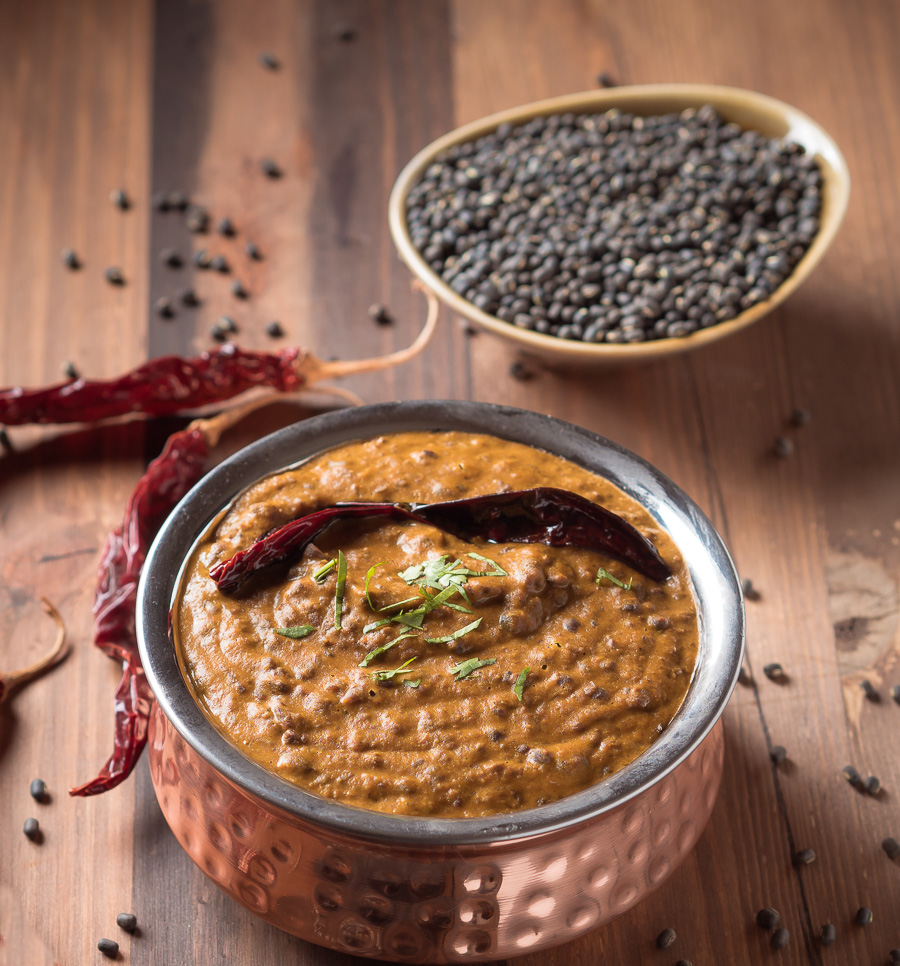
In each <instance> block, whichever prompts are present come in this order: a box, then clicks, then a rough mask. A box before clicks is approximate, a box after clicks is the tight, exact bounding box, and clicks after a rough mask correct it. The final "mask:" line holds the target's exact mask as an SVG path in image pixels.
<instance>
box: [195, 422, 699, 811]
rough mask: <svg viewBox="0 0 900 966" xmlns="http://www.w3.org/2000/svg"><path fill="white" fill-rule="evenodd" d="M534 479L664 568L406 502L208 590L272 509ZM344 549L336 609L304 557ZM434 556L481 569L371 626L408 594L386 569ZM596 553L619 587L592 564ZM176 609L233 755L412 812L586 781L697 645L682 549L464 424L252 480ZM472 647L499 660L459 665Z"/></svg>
mask: <svg viewBox="0 0 900 966" xmlns="http://www.w3.org/2000/svg"><path fill="white" fill-rule="evenodd" d="M542 485H543V486H546V485H552V486H556V487H562V488H564V489H568V490H574V491H575V492H577V493H580V494H582V495H583V496H585V497H587V498H588V499H591V500H594V501H596V502H598V503H601V504H603V505H604V506H606V507H608V508H609V509H611V510H614V511H615V512H616V513H618V514H620V515H621V516H622V517H624V518H625V519H626V520H628V521H629V522H630V523H632V524H633V525H634V526H636V527H637V528H638V529H639V530H641V532H642V533H644V534H645V535H646V536H648V537H649V538H650V539H651V540H652V541H653V542H654V543H655V545H656V547H657V549H658V550H659V551H660V553H661V554H662V556H663V558H664V559H665V560H666V562H667V563H669V565H670V566H671V567H672V570H673V573H674V576H672V577H671V578H670V579H669V580H667V581H666V582H665V583H664V584H656V583H654V582H653V581H651V580H649V579H647V578H645V577H642V576H641V575H640V574H637V573H635V572H633V571H631V570H630V569H629V568H628V567H627V566H625V565H624V564H621V563H619V562H617V561H615V560H613V559H612V558H609V557H607V556H605V555H604V554H602V553H597V552H593V551H587V550H580V549H576V548H569V547H562V548H553V547H547V546H544V545H543V544H487V543H479V544H477V545H475V544H469V543H465V542H463V541H461V540H458V539H456V538H455V537H452V536H449V535H448V534H445V533H443V532H441V531H438V530H436V529H434V528H432V527H429V526H426V525H424V524H420V523H417V522H412V521H410V522H393V521H391V522H388V523H378V524H377V525H376V523H375V522H374V521H368V522H365V523H363V524H359V523H354V524H353V525H352V526H351V525H350V524H347V523H345V524H340V525H337V526H333V527H332V528H331V529H330V530H328V531H326V533H324V534H323V535H321V536H320V537H319V538H317V540H316V541H315V543H314V544H311V545H310V546H308V547H307V549H306V550H305V551H304V553H303V554H302V556H300V557H299V559H296V560H295V561H293V562H292V563H291V564H290V565H289V566H288V565H286V566H285V567H283V568H282V569H281V570H277V568H276V570H275V571H274V572H272V573H270V574H268V575H265V577H264V578H257V579H256V582H255V583H254V584H253V586H252V587H251V588H249V589H248V591H247V592H245V593H243V594H242V595H241V596H234V597H229V596H225V595H223V594H221V593H220V592H219V591H218V590H217V588H216V586H215V584H214V583H213V581H212V580H211V579H210V578H209V575H208V568H210V567H212V566H213V565H214V564H216V563H218V562H219V561H221V560H225V559H227V558H229V557H230V556H231V555H232V554H234V553H235V552H236V551H237V550H239V549H243V548H245V547H247V546H249V545H250V544H251V543H252V542H253V541H254V540H255V539H257V538H258V537H260V536H262V535H263V534H265V533H266V532H267V531H269V530H270V529H272V528H273V527H276V526H279V525H281V524H283V523H286V522H287V521H289V520H291V519H294V518H296V517H298V516H302V515H304V514H306V513H310V512H312V511H313V510H315V509H319V508H321V507H324V506H328V505H330V504H333V503H337V502H340V501H350V500H384V501H401V502H421V503H428V502H435V501H442V500H451V499H458V498H461V497H463V496H475V495H479V494H487V493H496V492H499V491H503V490H510V489H527V488H530V487H534V486H542ZM339 550H340V551H341V552H342V553H343V554H344V555H345V558H346V562H347V581H346V589H345V592H344V595H343V615H342V620H341V627H340V629H337V628H336V627H335V619H334V618H335V597H336V583H337V577H336V569H337V568H336V567H333V568H332V569H331V570H330V572H328V573H327V574H325V575H324V576H319V578H318V580H317V579H316V578H315V577H314V574H315V573H316V572H317V571H318V570H319V569H320V568H322V567H323V565H324V564H326V563H327V562H328V561H329V560H331V559H332V558H334V557H336V555H337V552H338V551H339ZM473 553H475V554H480V555H481V556H480V557H479V556H474V557H473V556H469V555H470V554H473ZM441 557H445V558H446V559H445V560H444V562H443V563H444V567H443V570H444V571H446V570H447V568H449V567H452V566H453V565H454V563H455V562H456V561H461V564H457V566H458V567H464V568H466V569H469V570H476V571H484V572H485V576H467V577H465V578H464V581H463V580H460V578H456V581H457V583H462V590H463V591H464V594H463V593H462V592H456V593H453V592H451V593H452V596H451V597H449V598H448V603H447V604H444V605H442V606H439V607H435V608H434V609H433V610H431V611H430V612H428V613H427V614H425V616H424V618H423V620H422V627H421V629H417V628H415V627H410V626H408V625H405V624H403V623H398V622H391V623H388V624H384V625H383V626H380V627H377V628H375V629H373V630H366V628H367V626H368V625H369V624H372V623H374V622H376V621H379V620H381V619H383V618H385V617H391V616H396V615H397V614H398V613H401V612H402V611H408V610H410V609H412V608H415V607H416V606H417V605H419V604H421V603H422V600H423V599H424V598H423V597H422V593H423V592H422V591H421V590H420V587H419V586H417V584H416V583H415V582H414V581H413V582H412V583H409V582H407V581H408V580H411V579H412V575H411V574H410V573H404V576H405V577H406V578H407V579H406V580H404V579H403V578H401V577H400V576H399V574H400V573H401V572H406V571H408V569H409V568H412V567H415V566H416V565H420V564H423V563H425V562H428V561H435V560H437V559H438V558H441ZM483 558H487V559H483ZM489 561H491V562H493V563H491V562H489ZM376 565H378V566H376ZM372 567H374V568H375V569H374V571H373V573H372V576H371V579H370V580H369V586H368V599H367V596H366V593H365V583H366V575H367V573H368V572H369V570H370V568H372ZM432 567H433V568H435V572H436V573H440V569H439V568H438V567H437V565H435V564H432ZM600 567H603V568H605V569H606V570H607V571H608V572H609V573H610V574H612V575H613V576H614V577H615V578H616V579H617V580H618V581H619V582H621V583H622V584H624V585H625V587H620V586H617V584H616V583H615V582H613V581H611V580H610V579H609V578H608V577H605V576H604V577H602V578H601V579H600V580H599V581H598V580H597V574H598V569H599V568H600ZM488 571H491V573H490V574H488V573H487V572H488ZM497 571H502V572H503V573H502V574H501V573H498V572H497ZM445 579H446V578H445ZM626 587H627V588H629V589H626ZM428 593H430V594H432V595H434V594H436V593H438V589H435V588H432V589H430V590H429V591H428ZM409 598H413V600H409ZM369 600H371V605H370V602H369ZM400 601H408V603H406V604H405V605H404V606H403V607H402V608H393V609H389V610H384V609H383V608H385V607H388V606H389V605H391V604H394V603H398V602H400ZM450 605H455V606H450ZM460 608H465V610H469V611H471V613H466V612H465V610H463V609H460ZM176 617H177V642H178V646H179V649H180V654H179V657H180V660H181V662H182V668H183V670H184V673H185V676H186V678H187V680H188V683H189V685H190V687H191V688H192V690H193V692H194V694H195V696H196V698H197V700H198V702H199V703H200V705H201V706H202V707H203V709H204V710H205V712H206V714H207V715H208V716H209V717H210V719H211V720H212V721H213V722H214V724H215V725H216V726H217V727H218V728H219V730H220V731H221V732H223V733H224V734H225V736H226V737H227V738H228V739H229V740H230V741H232V742H233V743H234V744H235V745H237V747H239V748H240V749H241V750H242V751H243V752H244V753H245V754H246V755H248V756H249V757H250V758H252V759H254V760H255V761H257V762H259V763H260V764H261V765H263V766H264V767H265V768H267V769H270V770H271V771H273V772H275V773H276V774H277V775H280V776H281V777H282V778H285V779H287V780H288V781H291V782H294V783H296V784H297V785H300V786H302V787H304V788H306V789H308V790H310V791H312V792H316V793H318V794H319V795H323V796H327V797H328V798H333V799H337V800H339V801H341V802H344V803H347V804H351V805H357V806H362V807H364V808H369V809H377V810H379V811H384V812H394V813H399V814H408V815H427V816H443V817H448V816H458V817H466V816H485V815H491V814H495V813H500V812H508V811H513V810H517V809H522V808H529V807H532V806H536V805H541V804H545V803H548V802H552V801H555V800H556V799H559V798H562V797H563V796H566V795H571V794H572V793H574V792H577V791H580V790H581V789H584V788H586V787H587V786H589V785H592V784H593V783H595V782H597V781H600V780H601V779H602V778H604V777H605V776H607V775H609V774H611V773H613V772H615V771H617V770H618V769H620V768H622V767H623V766H624V765H626V764H628V763H629V762H630V761H632V760H633V759H635V758H636V757H637V756H638V755H640V754H641V753H642V752H643V751H644V750H645V749H646V748H647V747H648V746H649V745H650V744H652V743H653V741H654V740H655V739H656V738H657V737H658V736H659V734H660V733H661V732H662V731H663V730H664V729H665V727H666V726H667V725H668V723H669V721H670V720H671V719H672V717H673V715H674V714H675V712H676V711H677V710H678V707H679V705H680V704H681V702H682V699H683V698H684V695H685V693H686V691H687V688H688V684H689V682H690V679H691V673H692V671H693V668H694V662H695V660H696V657H697V647H698V628H697V615H696V610H695V605H694V600H693V596H692V594H691V590H690V583H689V578H688V576H687V572H686V569H685V565H684V562H683V561H682V559H681V556H680V554H679V553H678V550H677V549H676V547H675V545H674V544H673V542H672V540H671V539H670V537H669V536H668V535H667V534H666V533H665V532H663V531H662V530H660V529H659V528H658V526H657V525H656V523H655V521H654V520H653V519H652V518H651V516H650V515H649V514H648V513H647V512H646V511H645V510H644V509H643V508H642V507H641V506H640V505H639V504H638V503H636V502H635V501H634V500H632V499H631V498H630V497H628V496H626V495H625V494H623V493H622V492H621V491H620V490H619V489H617V488H616V487H615V486H613V485H612V484H611V483H610V482H608V481H607V480H604V479H602V478H601V477H598V476H596V475H594V474H593V473H590V472H588V471H587V470H584V469H582V468H580V467H578V466H576V465H574V464H573V463H570V462H568V461H566V460H563V459H560V458H559V457H556V456H552V455H550V454H548V453H545V452H542V451H539V450H536V449H532V448H530V447H527V446H524V445H522V444H519V443H512V442H508V441H505V440H500V439H496V438H493V437H489V436H481V435H470V434H467V433H458V432H440V433H401V434H397V435H389V436H381V437H378V438H375V439H369V440H366V441H362V442H355V443H350V444H347V445H344V446H341V447H339V448H337V449H333V450H330V451H328V452H326V453H324V454H322V455H320V456H318V457H316V458H314V459H312V460H311V461H309V462H307V463H304V464H303V465H302V466H299V467H296V468H294V469H292V470H289V471H285V472H281V473H277V474H275V475H273V476H269V477H266V478H264V479H262V480H260V481H258V482H257V483H255V484H254V485H253V486H251V487H250V488H249V489H248V490H246V491H245V492H244V493H243V494H242V495H241V496H240V497H239V498H238V500H237V501H236V503H235V504H234V506H233V507H232V508H231V509H230V510H229V511H228V513H227V514H226V515H225V516H224V517H223V518H222V519H221V520H220V521H219V523H218V524H217V525H216V526H215V527H214V528H213V529H212V530H211V531H210V532H209V533H208V534H207V535H206V536H205V537H204V538H203V539H202V540H201V541H200V543H199V544H198V545H197V547H196V548H195V550H194V552H193V554H192V557H191V559H190V561H189V562H188V566H187V569H186V572H185V576H184V578H183V581H182V585H181V591H180V596H179V599H178V600H177V602H176ZM476 620H480V623H478V625H477V626H476V627H474V628H472V629H471V630H469V631H467V632H466V633H462V634H461V635H460V636H457V637H455V638H454V637H452V636H451V635H453V634H454V632H458V631H461V630H462V629H463V628H465V627H467V626H468V625H470V624H471V623H473V622H474V621H476ZM305 625H310V626H311V627H312V628H314V630H312V631H310V632H309V633H308V636H306V637H304V638H302V639H293V638H291V637H287V636H284V634H279V630H281V631H284V630H285V629H289V628H300V627H304V626H305ZM295 633H296V632H295ZM404 634H405V635H407V636H402V635H404ZM398 638H399V639H398ZM437 638H449V639H448V640H444V641H439V642H434V639H437ZM429 639H432V642H429ZM391 642H395V643H393V644H391ZM389 644H390V645H391V646H390V647H388V648H387V649H386V650H384V651H382V652H380V653H378V654H376V655H374V656H370V657H369V658H368V663H367V664H365V665H364V666H361V665H363V662H365V661H366V658H367V655H371V652H372V651H373V650H376V649H378V648H385V647H386V646H387V645H389ZM413 659H414V660H413ZM472 659H477V661H479V662H481V661H490V662H492V663H489V664H484V665H482V666H479V667H478V668H477V669H476V670H473V671H471V672H470V673H468V674H465V675H464V676H463V675H462V673H461V672H463V671H464V670H465V666H466V662H469V661H471V660H472ZM406 662H411V663H409V664H407V663H406ZM403 665H406V666H405V667H403V669H402V670H401V671H399V672H398V673H396V674H395V675H393V676H392V677H389V678H386V679H385V675H384V673H383V672H389V671H392V670H395V669H398V668H401V666H403ZM459 665H464V667H463V668H460V667H459ZM467 666H468V667H471V665H467ZM526 669H527V673H523V672H525V671H526ZM523 682H524V683H523ZM517 684H518V685H519V688H517V687H516V685H517ZM517 692H518V693H517Z"/></svg>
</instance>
